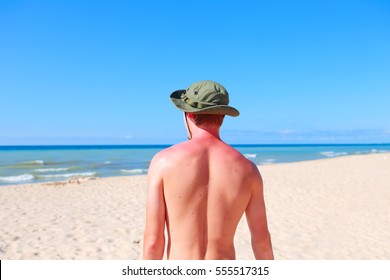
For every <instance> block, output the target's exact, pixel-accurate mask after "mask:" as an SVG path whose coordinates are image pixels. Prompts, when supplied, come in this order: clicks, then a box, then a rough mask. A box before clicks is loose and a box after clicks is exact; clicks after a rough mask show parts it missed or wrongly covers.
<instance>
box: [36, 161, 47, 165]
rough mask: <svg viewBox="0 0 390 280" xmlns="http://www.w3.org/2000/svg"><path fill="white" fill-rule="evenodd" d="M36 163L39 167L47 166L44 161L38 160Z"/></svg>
mask: <svg viewBox="0 0 390 280" xmlns="http://www.w3.org/2000/svg"><path fill="white" fill-rule="evenodd" d="M35 163H36V164H38V165H45V162H44V161H43V160H36V161H35Z"/></svg>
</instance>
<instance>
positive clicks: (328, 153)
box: [320, 151, 348, 157]
mask: <svg viewBox="0 0 390 280" xmlns="http://www.w3.org/2000/svg"><path fill="white" fill-rule="evenodd" d="M320 154H321V155H323V156H327V157H338V156H345V155H347V154H348V153H346V152H334V151H328V152H321V153H320Z"/></svg>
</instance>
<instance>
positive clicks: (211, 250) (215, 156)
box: [161, 139, 261, 259]
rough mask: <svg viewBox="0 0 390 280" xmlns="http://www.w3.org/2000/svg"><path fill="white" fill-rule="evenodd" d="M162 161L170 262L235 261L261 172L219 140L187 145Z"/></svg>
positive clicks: (168, 152) (167, 152) (165, 154)
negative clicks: (241, 227)
mask: <svg viewBox="0 0 390 280" xmlns="http://www.w3.org/2000/svg"><path fill="white" fill-rule="evenodd" d="M161 156H162V158H164V168H163V174H162V177H163V194H164V198H165V204H166V214H165V215H166V222H167V227H168V236H169V238H168V258H169V259H235V250H234V244H233V240H234V234H235V231H236V228H237V225H238V222H239V221H240V219H241V217H242V215H243V213H244V212H245V210H246V207H247V205H248V202H249V200H250V198H251V194H252V188H251V186H252V184H251V181H252V179H253V177H254V176H257V177H260V176H259V174H258V171H257V168H256V167H255V166H254V165H253V164H252V163H251V162H250V161H248V160H247V159H246V158H245V157H243V156H242V155H241V154H240V153H239V152H237V151H236V150H235V149H233V148H232V147H230V146H229V145H227V144H225V143H223V142H222V141H220V140H217V139H214V140H213V139H209V140H208V141H207V142H204V141H199V140H191V141H188V142H185V143H181V144H178V145H176V146H173V147H171V148H169V149H167V150H165V151H164V152H163V154H162V155H161ZM260 180H261V179H260Z"/></svg>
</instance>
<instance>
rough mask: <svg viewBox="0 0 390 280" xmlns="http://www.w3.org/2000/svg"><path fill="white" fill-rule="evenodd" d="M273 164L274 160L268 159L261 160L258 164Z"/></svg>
mask: <svg viewBox="0 0 390 280" xmlns="http://www.w3.org/2000/svg"><path fill="white" fill-rule="evenodd" d="M274 162H275V159H274V158H269V159H265V160H263V161H262V162H261V163H260V164H273V163H274Z"/></svg>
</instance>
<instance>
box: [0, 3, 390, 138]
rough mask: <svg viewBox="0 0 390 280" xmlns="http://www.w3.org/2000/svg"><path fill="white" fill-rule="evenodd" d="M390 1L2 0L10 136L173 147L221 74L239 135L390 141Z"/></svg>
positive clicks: (1, 52) (0, 113)
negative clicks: (179, 101)
mask: <svg viewBox="0 0 390 280" xmlns="http://www.w3.org/2000/svg"><path fill="white" fill-rule="evenodd" d="M389 50H390V2H389V1H384V0H383V1H376V0H371V1H369V0H367V1H359V0H356V1H260V0H259V1H255V0H254V1H246V0H244V1H215V0H214V1H213V0H208V1H203V0H202V1H188V0H184V1H183V0H182V1H131V0H128V1H124V0H115V1H96V0H94V1H92V0H90V1H83V0H81V1H71V0H69V1H39V0H38V1H18V0H12V1H11V0H10V1H7V0H5V1H4V0H3V1H1V2H0V128H1V129H0V145H12V144H17V145H19V144H156V143H161V144H171V143H176V142H178V141H182V140H185V139H186V135H185V129H184V126H183V120H182V115H181V113H180V111H178V110H176V109H175V108H174V107H173V105H172V104H171V102H170V100H169V94H170V93H171V92H172V91H174V90H176V89H182V88H187V87H188V86H189V85H190V84H192V83H193V82H196V81H199V80H204V79H210V80H215V81H217V82H219V83H221V84H223V85H224V86H225V87H226V88H227V90H228V91H229V93H230V104H231V105H232V106H234V107H236V108H238V109H239V110H240V112H241V115H240V116H239V117H238V118H230V117H227V118H226V119H225V123H224V125H223V128H222V131H221V135H222V137H223V138H224V139H225V140H226V141H227V142H228V143H232V144H234V143H377V142H380V143H383V142H390V110H389V109H390V105H389V104H390V51H389Z"/></svg>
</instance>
